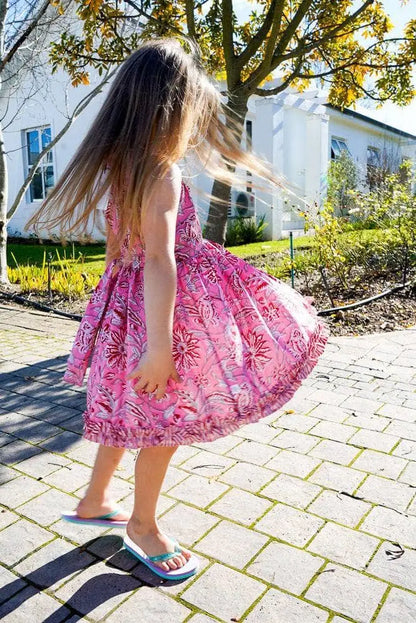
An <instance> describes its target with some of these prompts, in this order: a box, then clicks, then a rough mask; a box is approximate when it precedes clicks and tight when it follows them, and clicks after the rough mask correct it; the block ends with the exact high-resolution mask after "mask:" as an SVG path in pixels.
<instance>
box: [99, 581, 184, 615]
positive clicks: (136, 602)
mask: <svg viewBox="0 0 416 623" xmlns="http://www.w3.org/2000/svg"><path fill="white" fill-rule="evenodd" d="M138 613H143V618H145V620H146V621H148V622H149V623H153V621H154V622H155V623H156V622H157V621H163V620H164V619H167V620H169V621H171V623H182V621H185V619H186V618H187V617H189V615H190V614H191V611H190V610H189V609H188V608H186V607H185V606H183V605H182V604H180V603H178V602H176V601H174V600H173V599H172V598H171V597H168V596H166V595H163V594H161V593H158V592H157V591H156V590H155V589H153V588H150V587H148V586H142V587H141V588H139V589H138V590H137V591H136V592H135V593H134V594H133V595H131V596H130V597H129V598H128V599H127V600H126V601H124V602H123V603H122V604H121V605H120V606H119V607H118V608H117V609H116V610H115V611H114V612H113V613H112V614H110V615H109V616H108V617H106V619H105V621H106V623H120V621H126V622H128V621H137V615H138Z"/></svg>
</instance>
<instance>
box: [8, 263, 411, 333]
mask: <svg viewBox="0 0 416 623" xmlns="http://www.w3.org/2000/svg"><path fill="white" fill-rule="evenodd" d="M281 257H282V255H281V253H276V254H273V253H268V254H267V255H263V256H254V257H250V258H247V261H249V262H250V263H251V264H253V265H254V266H257V267H258V268H261V269H263V270H264V269H265V268H266V266H269V267H270V266H273V265H276V264H277V263H278V262H279V260H280V259H281ZM283 281H285V282H286V283H288V284H290V280H289V279H285V280H283ZM350 283H351V287H350V289H349V290H348V291H343V290H342V289H341V288H339V287H337V285H336V284H335V283H331V282H330V283H329V287H330V291H331V296H332V298H333V300H334V302H335V304H336V306H342V305H346V304H348V303H352V302H355V301H358V300H361V299H364V298H368V297H371V296H374V295H376V294H378V293H380V292H383V291H384V290H387V289H389V288H391V287H393V286H395V285H397V284H398V283H399V277H398V276H397V275H396V274H394V273H392V272H391V273H389V272H387V271H385V272H381V271H373V272H371V271H369V269H368V268H366V269H365V270H364V269H363V268H362V267H360V266H357V267H354V268H353V269H352V272H351V275H350ZM295 288H296V290H298V291H299V292H301V293H302V294H303V295H308V296H313V297H314V298H315V306H316V309H317V310H324V309H328V308H331V307H332V304H331V301H330V299H329V297H328V295H327V293H326V292H325V288H324V287H323V283H322V279H321V278H320V276H319V275H314V276H313V277H311V276H308V279H307V280H306V279H305V277H304V276H303V275H299V276H297V275H296V276H295ZM3 291H6V290H4V289H3ZM1 292H2V291H1V290H0V300H2V303H7V301H6V299H5V298H4V297H2V296H1ZM7 292H8V293H16V294H20V287H19V285H17V284H13V285H12V286H11V287H9V288H7ZM24 296H25V298H28V299H29V300H31V301H35V302H38V303H41V304H43V305H47V306H50V307H53V308H54V309H57V310H60V311H64V312H67V313H72V314H82V313H83V312H84V310H85V307H86V305H87V302H88V298H87V299H78V300H73V301H69V300H68V299H67V298H65V297H64V296H62V295H58V294H54V295H53V296H52V300H51V301H49V299H48V296H47V295H42V294H36V295H35V294H26V295H24ZM9 302H10V301H9ZM13 305H16V303H15V302H13ZM323 318H324V320H325V321H326V322H327V323H328V325H329V327H330V330H331V334H332V335H334V336H335V335H363V334H367V333H377V332H384V331H393V330H396V329H404V328H407V327H410V326H413V325H415V324H416V286H415V287H413V288H410V287H407V288H405V289H404V290H401V291H400V292H396V293H394V294H392V295H389V296H386V297H383V298H381V299H378V300H376V301H373V302H371V303H369V304H367V305H364V306H363V307H359V308H357V309H353V310H348V311H343V312H338V313H336V314H332V315H329V316H324V317H323Z"/></svg>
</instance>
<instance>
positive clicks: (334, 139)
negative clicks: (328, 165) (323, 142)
mask: <svg viewBox="0 0 416 623" xmlns="http://www.w3.org/2000/svg"><path fill="white" fill-rule="evenodd" d="M334 142H335V143H336V144H337V149H338V151H339V154H337V153H335V150H334V148H333V143H334ZM339 143H342V144H343V145H345V147H341V146H340V145H339ZM342 150H344V151H346V152H347V153H348V154H349V155H351V152H350V150H349V148H348V143H347V140H346V139H345V138H341V137H340V136H331V151H330V156H331V160H338V159H339V158H340V157H341V152H342ZM332 154H334V155H332Z"/></svg>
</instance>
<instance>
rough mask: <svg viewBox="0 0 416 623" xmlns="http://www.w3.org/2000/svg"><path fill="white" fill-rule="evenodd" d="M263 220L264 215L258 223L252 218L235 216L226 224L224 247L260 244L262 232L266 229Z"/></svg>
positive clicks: (262, 238)
mask: <svg viewBox="0 0 416 623" xmlns="http://www.w3.org/2000/svg"><path fill="white" fill-rule="evenodd" d="M265 218H266V215H265V214H263V216H262V217H260V219H259V220H258V221H257V219H256V217H254V216H253V217H246V216H236V217H235V218H234V219H233V220H232V221H231V222H229V223H228V227H227V235H226V238H225V246H226V247H235V246H237V245H240V244H250V243H252V242H262V241H263V240H264V230H265V229H266V227H267V223H265Z"/></svg>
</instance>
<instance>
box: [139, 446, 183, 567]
mask: <svg viewBox="0 0 416 623" xmlns="http://www.w3.org/2000/svg"><path fill="white" fill-rule="evenodd" d="M175 451H176V447H173V448H170V447H163V446H157V447H153V448H142V449H141V450H140V454H139V456H138V458H137V461H136V469H135V491H134V509H133V513H132V516H131V518H130V521H129V523H128V524H127V534H128V536H129V537H130V538H131V539H132V541H134V542H135V543H136V544H137V545H138V546H139V547H141V548H142V549H143V551H145V552H146V554H147V555H148V556H159V555H160V554H165V553H166V552H172V551H173V545H172V541H171V540H170V539H169V538H168V537H167V536H165V535H164V534H163V533H162V532H161V531H160V530H159V526H158V524H157V520H156V506H157V501H158V498H159V495H160V490H161V488H162V484H163V479H164V477H165V474H166V470H167V468H168V466H169V462H170V460H171V458H172V456H173V454H174V452H175ZM189 557H190V552H188V551H187V550H182V554H178V555H177V556H175V558H172V559H170V560H168V561H167V562H160V563H156V564H158V565H159V566H160V567H161V568H162V569H164V570H165V571H168V570H169V569H177V568H179V567H182V566H183V565H184V564H185V563H186V560H187V559H188V558H189Z"/></svg>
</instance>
